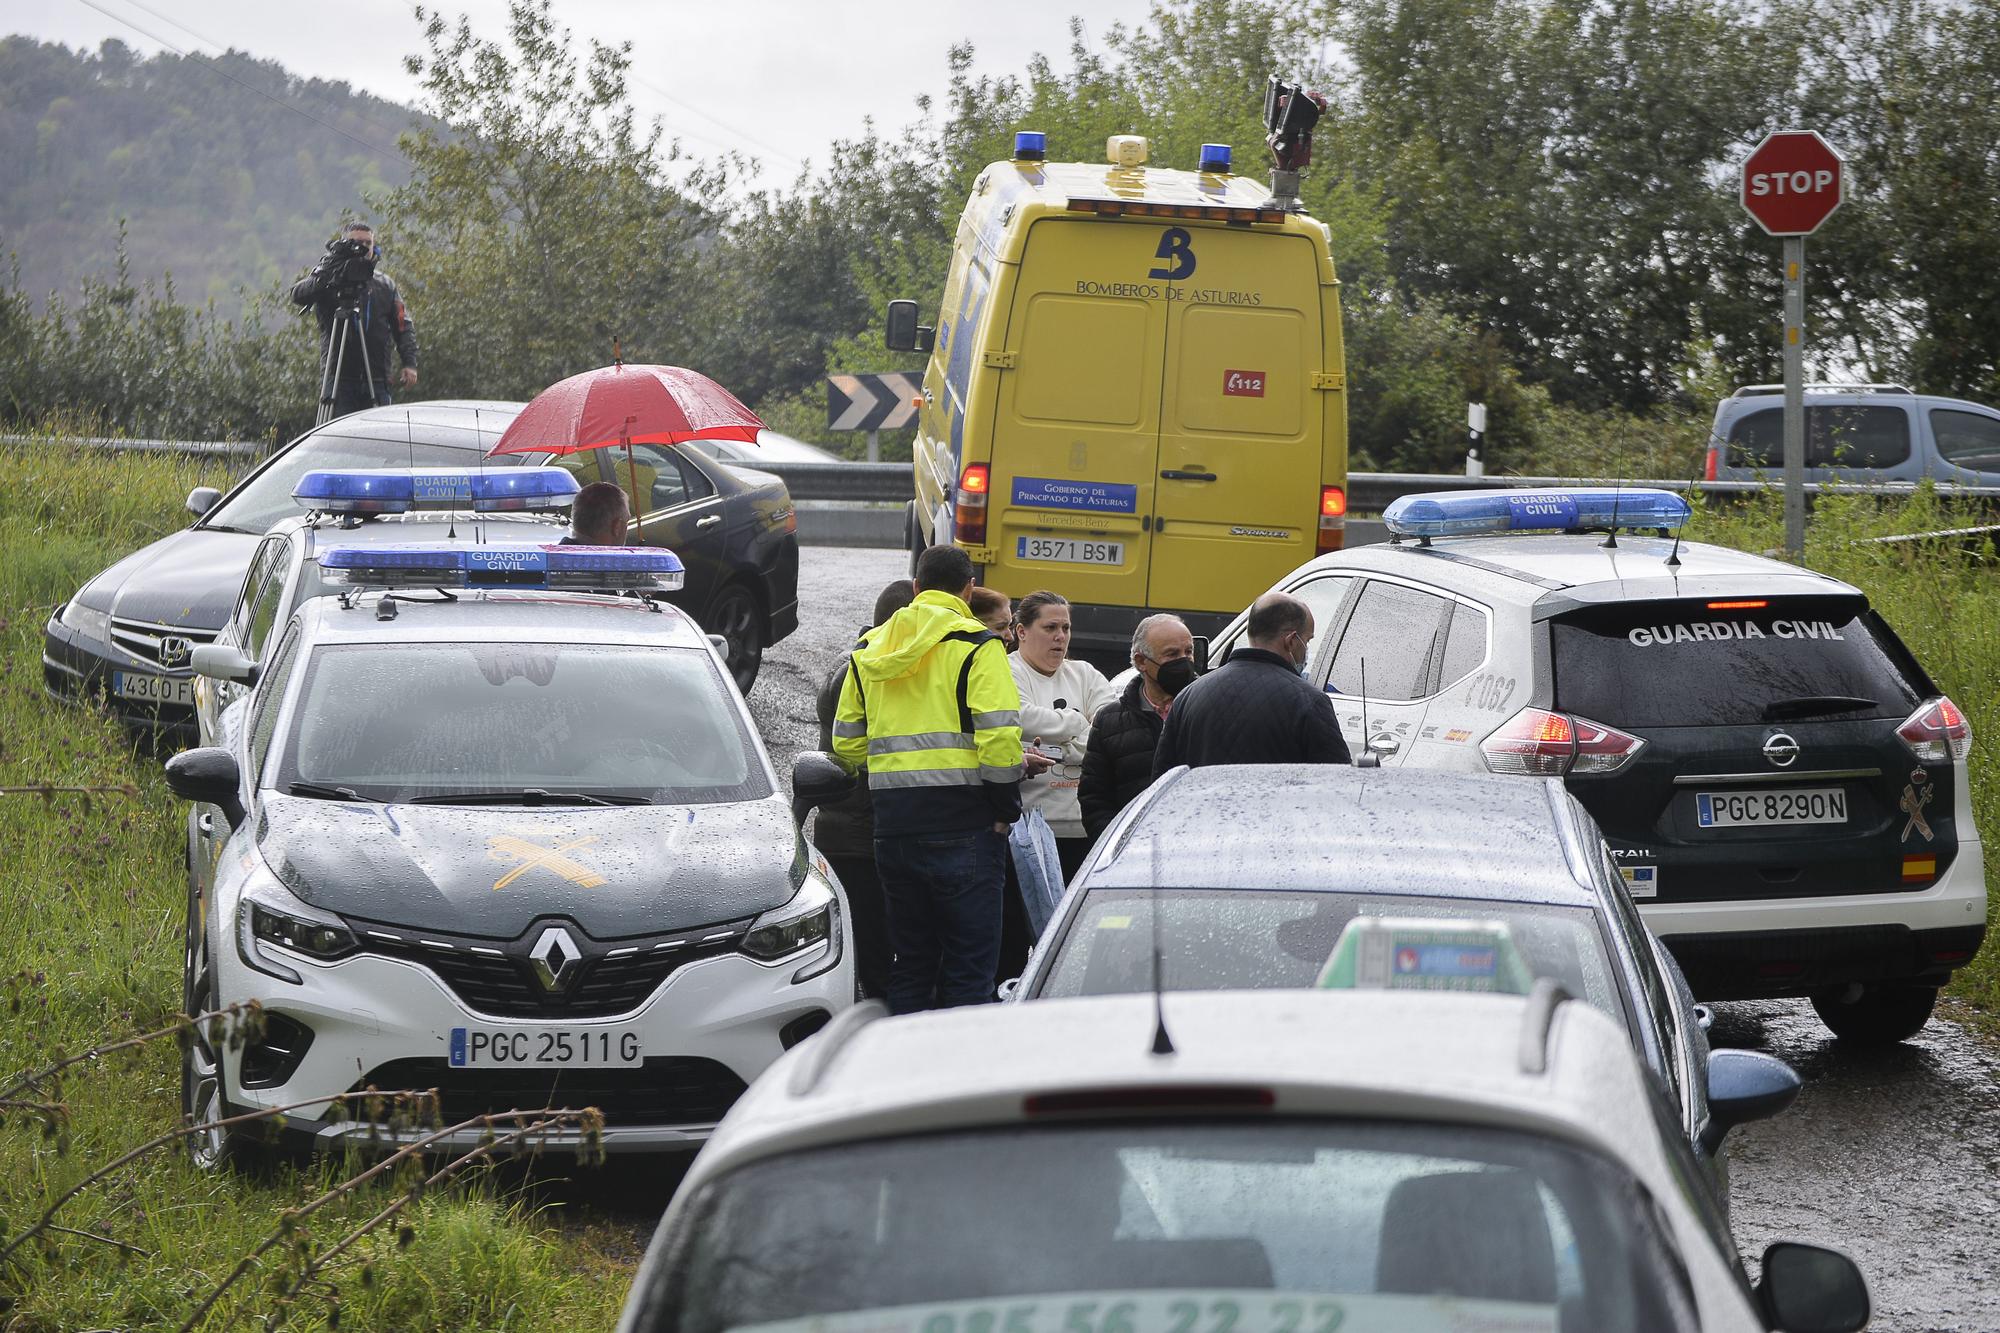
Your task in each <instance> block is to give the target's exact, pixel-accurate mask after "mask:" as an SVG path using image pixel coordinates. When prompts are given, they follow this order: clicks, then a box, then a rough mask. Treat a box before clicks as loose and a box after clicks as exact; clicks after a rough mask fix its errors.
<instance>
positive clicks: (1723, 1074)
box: [1701, 1050, 1799, 1328]
mask: <svg viewBox="0 0 2000 1333" xmlns="http://www.w3.org/2000/svg"><path fill="white" fill-rule="evenodd" d="M1798 1095H1799V1076H1798V1074H1797V1073H1795V1072H1793V1069H1792V1067H1791V1066H1790V1065H1788V1064H1786V1063H1785V1062H1784V1061H1783V1060H1780V1059H1778V1057H1776V1056H1775V1055H1765V1054H1764V1053H1763V1052H1762V1051H1735V1050H1721V1051H1711V1052H1710V1053H1709V1057H1708V1127H1707V1128H1706V1129H1704V1130H1703V1131H1702V1134H1701V1138H1702V1145H1703V1146H1704V1147H1706V1148H1707V1149H1708V1150H1709V1151H1710V1152H1714V1151H1715V1150H1716V1149H1717V1148H1719V1147H1721V1146H1722V1138H1723V1136H1724V1135H1725V1134H1727V1133H1729V1131H1730V1130H1732V1129H1734V1128H1736V1127H1737V1126H1738V1125H1747V1124H1749V1123H1750V1122H1751V1121H1753V1120H1769V1119H1770V1118H1771V1117H1772V1116H1774V1115H1776V1114H1778V1112H1780V1111H1782V1110H1784V1109H1785V1108H1786V1107H1787V1106H1790V1105H1791V1104H1792V1101H1793V1099H1794V1098H1796V1097H1797V1096H1798ZM1785 1327H1786V1328H1790V1327H1791V1325H1789V1324H1787V1325H1785Z"/></svg>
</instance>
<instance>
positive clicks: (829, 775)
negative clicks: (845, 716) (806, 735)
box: [792, 750, 855, 824]
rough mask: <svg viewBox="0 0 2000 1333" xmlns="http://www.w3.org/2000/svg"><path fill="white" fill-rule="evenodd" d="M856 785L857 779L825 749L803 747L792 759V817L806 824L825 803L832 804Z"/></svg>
mask: <svg viewBox="0 0 2000 1333" xmlns="http://www.w3.org/2000/svg"><path fill="white" fill-rule="evenodd" d="M854 787H855V778H854V776H853V775H852V774H850V773H849V772H848V771H847V770H846V769H844V768H842V767H841V766H840V764H839V762H838V761H837V760H835V759H834V757H833V756H832V755H830V754H828V753H827V752H826V751H824V750H801V751H800V752H799V754H798V757H797V758H795V759H793V760H792V818H793V819H795V820H797V821H798V822H799V823H801V824H803V823H805V822H806V816H807V815H809V814H811V813H812V812H813V811H814V810H815V809H816V808H818V807H819V806H822V805H831V804H832V803H833V802H835V801H838V800H840V799H841V798H843V797H845V796H846V795H847V794H848V793H849V792H851V791H853V790H854Z"/></svg>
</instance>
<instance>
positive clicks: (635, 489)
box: [625, 439, 646, 542]
mask: <svg viewBox="0 0 2000 1333" xmlns="http://www.w3.org/2000/svg"><path fill="white" fill-rule="evenodd" d="M625 468H626V472H627V474H628V475H629V476H630V477H631V478H632V521H633V523H635V524H637V525H638V528H639V540H640V541H641V542H643V541H645V540H646V516H645V514H644V513H643V512H641V506H640V504H639V465H638V464H637V463H636V462H634V461H633V459H632V441H631V440H629V439H628V440H626V441H625Z"/></svg>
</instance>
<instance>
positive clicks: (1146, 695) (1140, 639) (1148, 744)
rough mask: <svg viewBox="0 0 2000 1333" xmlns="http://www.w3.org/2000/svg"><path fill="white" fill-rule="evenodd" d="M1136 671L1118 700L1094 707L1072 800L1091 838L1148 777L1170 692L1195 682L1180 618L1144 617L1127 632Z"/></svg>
mask: <svg viewBox="0 0 2000 1333" xmlns="http://www.w3.org/2000/svg"><path fill="white" fill-rule="evenodd" d="M1132 669H1133V670H1134V671H1136V672H1137V673H1138V674H1137V675H1136V676H1134V677H1133V678H1132V683H1131V684H1130V685H1127V686H1126V687H1125V692H1124V694H1123V695H1121V696H1120V697H1119V698H1117V699H1115V700H1113V701H1112V702H1110V703H1108V704H1106V705H1104V707H1102V708H1100V709H1098V710H1097V716H1096V717H1095V718H1093V719H1092V720H1091V724H1090V748H1089V749H1088V750H1086V751H1085V752H1084V756H1083V778H1082V781H1081V782H1080V783H1079V784H1078V786H1077V804H1078V805H1079V806H1081V807H1082V809H1083V827H1084V831H1085V832H1086V833H1088V834H1089V835H1090V836H1091V837H1093V838H1095V837H1097V836H1098V835H1099V834H1101V833H1103V832H1104V830H1105V829H1106V828H1107V827H1108V826H1109V825H1110V823H1111V821H1112V820H1113V819H1115V818H1117V815H1118V812H1119V811H1120V810H1123V809H1124V808H1125V807H1126V806H1127V805H1128V804H1130V803H1131V800H1132V798H1133V797H1135V796H1137V795H1138V794H1139V793H1140V792H1142V791H1144V790H1145V789H1146V785H1147V784H1148V783H1150V782H1151V781H1152V780H1153V750H1154V748H1155V747H1156V746H1157V745H1158V744H1159V741H1160V728H1161V726H1162V725H1163V724H1164V723H1165V721H1166V718H1167V714H1168V712H1169V711H1171V709H1172V706H1173V701H1174V696H1175V695H1177V694H1179V693H1180V692H1181V691H1182V690H1184V689H1186V688H1187V687H1188V685H1189V684H1191V683H1192V682H1193V680H1194V674H1195V673H1194V637H1193V636H1192V635H1191V634H1189V633H1188V627H1187V626H1186V625H1185V624H1183V623H1182V622H1181V618H1180V617H1179V616H1169V615H1157V616H1147V617H1146V618H1145V619H1144V620H1142V621H1140V622H1139V624H1138V627H1137V628H1136V629H1134V630H1133V631H1132Z"/></svg>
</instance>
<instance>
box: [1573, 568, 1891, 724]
mask: <svg viewBox="0 0 2000 1333" xmlns="http://www.w3.org/2000/svg"><path fill="white" fill-rule="evenodd" d="M1552 641H1553V647H1554V656H1555V678H1556V707H1558V708H1561V709H1563V710H1565V711H1567V712H1574V713H1581V714H1582V715H1583V716H1585V717H1587V718H1589V719H1591V720H1592V721H1593V722H1602V723H1605V724H1606V725H1608V726H1613V727H1625V728H1645V727H1693V726H1757V725H1761V724H1763V723H1766V722H1780V721H1790V720H1796V719H1801V718H1827V719H1833V720H1839V721H1843V722H1847V721H1873V720H1881V719H1893V720H1898V721H1900V720H1901V719H1903V718H1905V717H1907V716H1909V713H1910V710H1911V709H1912V708H1915V707H1916V705H1917V703H1918V701H1919V699H1920V697H1921V696H1920V694H1919V692H1918V689H1917V686H1916V684H1915V683H1914V681H1913V679H1912V677H1913V674H1914V672H1915V664H1914V663H1907V662H1906V659H1907V656H1908V655H1907V653H1906V652H1905V651H1904V650H1903V649H1902V647H1901V645H1899V644H1897V643H1896V642H1895V640H1894V637H1893V636H1892V635H1890V634H1888V633H1887V632H1886V630H1885V629H1884V628H1883V627H1882V626H1881V624H1880V622H1879V621H1877V620H1876V618H1875V616H1874V614H1873V613H1872V612H1869V611H1867V610H1866V609H1864V607H1863V605H1862V604H1861V602H1860V601H1859V599H1857V598H1854V597H1851V596H1850V597H1816V598H1785V599H1779V598H1766V599H1758V598H1741V599H1725V600H1723V601H1718V602H1714V603H1711V602H1710V601H1707V600H1703V601H1693V600H1690V601H1681V602H1645V603H1638V604H1627V605H1622V606H1617V607H1607V608H1602V609H1595V610H1591V611H1584V612H1575V613H1572V614H1570V615H1568V616H1564V617H1562V618H1561V619H1559V620H1557V621H1556V622H1555V624H1554V626H1553V627H1552Z"/></svg>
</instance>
